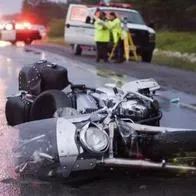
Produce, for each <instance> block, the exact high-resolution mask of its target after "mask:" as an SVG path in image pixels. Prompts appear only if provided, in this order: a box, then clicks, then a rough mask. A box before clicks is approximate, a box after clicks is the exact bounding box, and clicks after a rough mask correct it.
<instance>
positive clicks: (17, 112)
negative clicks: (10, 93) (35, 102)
mask: <svg viewBox="0 0 196 196" xmlns="http://www.w3.org/2000/svg"><path fill="white" fill-rule="evenodd" d="M31 105H32V101H31V100H30V99H27V97H26V94H24V93H22V94H21V95H19V96H15V97H9V98H8V99H7V102H6V107H5V114H6V119H7V122H8V125H11V126H15V125H18V124H21V123H25V122H28V121H29V115H30V109H31Z"/></svg>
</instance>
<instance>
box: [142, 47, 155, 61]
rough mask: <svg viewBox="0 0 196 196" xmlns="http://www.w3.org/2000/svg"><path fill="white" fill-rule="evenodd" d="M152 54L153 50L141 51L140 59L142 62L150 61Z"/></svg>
mask: <svg viewBox="0 0 196 196" xmlns="http://www.w3.org/2000/svg"><path fill="white" fill-rule="evenodd" d="M152 55H153V51H151V50H150V51H148V50H147V51H143V52H142V61H143V62H147V63H150V62H151V60H152Z"/></svg>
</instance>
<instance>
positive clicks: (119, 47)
mask: <svg viewBox="0 0 196 196" xmlns="http://www.w3.org/2000/svg"><path fill="white" fill-rule="evenodd" d="M116 58H117V61H119V62H122V61H124V42H123V40H119V42H118V44H117V48H116Z"/></svg>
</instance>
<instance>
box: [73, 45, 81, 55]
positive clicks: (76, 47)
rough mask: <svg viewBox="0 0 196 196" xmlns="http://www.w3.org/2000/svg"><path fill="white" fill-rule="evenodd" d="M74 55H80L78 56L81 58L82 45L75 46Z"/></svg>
mask: <svg viewBox="0 0 196 196" xmlns="http://www.w3.org/2000/svg"><path fill="white" fill-rule="evenodd" d="M74 54H75V55H78V56H81V54H82V48H81V46H80V45H77V44H75V45H74Z"/></svg>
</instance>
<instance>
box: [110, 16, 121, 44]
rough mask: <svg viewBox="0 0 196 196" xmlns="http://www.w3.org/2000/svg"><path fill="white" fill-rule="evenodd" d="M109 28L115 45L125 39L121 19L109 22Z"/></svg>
mask: <svg viewBox="0 0 196 196" xmlns="http://www.w3.org/2000/svg"><path fill="white" fill-rule="evenodd" d="M108 27H109V29H110V30H111V31H112V35H113V41H114V44H116V43H118V41H119V39H122V38H123V31H122V27H121V21H120V19H118V18H116V19H114V20H113V21H109V22H108Z"/></svg>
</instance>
